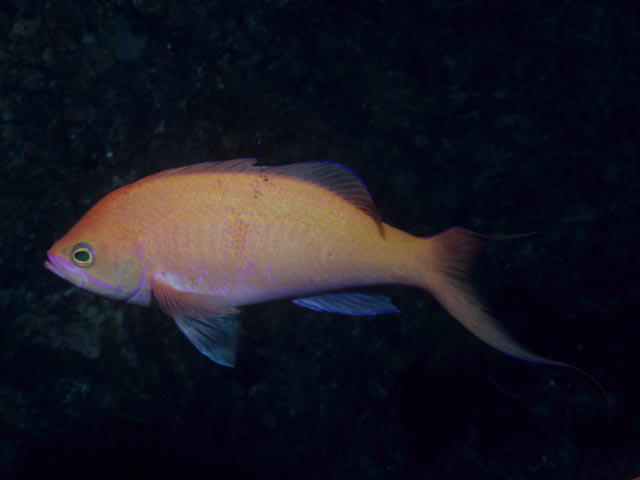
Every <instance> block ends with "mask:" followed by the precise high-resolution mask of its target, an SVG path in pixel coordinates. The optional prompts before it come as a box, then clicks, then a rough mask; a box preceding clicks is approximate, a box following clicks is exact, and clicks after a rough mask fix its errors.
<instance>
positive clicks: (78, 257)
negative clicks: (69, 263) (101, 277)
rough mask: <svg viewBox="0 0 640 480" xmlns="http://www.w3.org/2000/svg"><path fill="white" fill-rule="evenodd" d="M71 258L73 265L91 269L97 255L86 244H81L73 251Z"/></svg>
mask: <svg viewBox="0 0 640 480" xmlns="http://www.w3.org/2000/svg"><path fill="white" fill-rule="evenodd" d="M71 258H72V259H73V263H75V264H76V265H78V266H79V267H90V266H91V265H93V262H94V261H95V254H94V253H93V248H91V247H90V246H89V245H87V244H85V243H79V244H78V245H76V246H75V247H73V250H72V251H71Z"/></svg>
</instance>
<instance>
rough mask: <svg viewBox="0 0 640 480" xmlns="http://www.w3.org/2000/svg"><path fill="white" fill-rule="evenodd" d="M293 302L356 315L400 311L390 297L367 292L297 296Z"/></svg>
mask: <svg viewBox="0 0 640 480" xmlns="http://www.w3.org/2000/svg"><path fill="white" fill-rule="evenodd" d="M293 303H295V304H296V305H300V306H301V307H305V308H310V309H311V310H315V311H316V312H329V313H341V314H343V315H354V316H366V315H379V314H381V313H399V312H400V310H399V309H398V307H396V306H395V305H394V304H393V303H391V299H390V298H389V297H387V296H385V295H370V294H366V293H350V292H339V293H325V294H323V295H314V296H311V297H303V298H296V299H295V300H293Z"/></svg>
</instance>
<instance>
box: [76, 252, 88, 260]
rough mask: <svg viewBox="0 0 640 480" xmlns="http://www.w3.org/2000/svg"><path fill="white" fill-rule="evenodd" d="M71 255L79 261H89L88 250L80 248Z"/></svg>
mask: <svg viewBox="0 0 640 480" xmlns="http://www.w3.org/2000/svg"><path fill="white" fill-rule="evenodd" d="M73 256H74V257H75V259H76V260H78V261H79V262H88V261H89V252H87V251H86V250H80V251H79V252H76V253H74V254H73Z"/></svg>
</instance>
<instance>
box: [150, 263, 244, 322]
mask: <svg viewBox="0 0 640 480" xmlns="http://www.w3.org/2000/svg"><path fill="white" fill-rule="evenodd" d="M151 290H152V291H153V296H154V298H155V299H156V301H157V302H158V305H159V306H160V308H161V309H162V311H163V312H164V313H166V314H167V315H169V316H170V317H176V316H186V317H192V318H198V319H201V320H202V319H205V318H209V317H214V316H216V315H223V314H234V313H238V312H239V310H238V309H237V308H234V307H231V306H229V305H225V303H224V300H222V299H221V298H219V297H216V296H215V295H207V294H204V293H193V292H188V291H185V290H182V289H181V288H180V287H179V286H176V285H175V282H173V281H172V279H171V277H169V276H168V275H166V274H164V273H159V274H157V275H155V276H154V277H153V278H152V279H151Z"/></svg>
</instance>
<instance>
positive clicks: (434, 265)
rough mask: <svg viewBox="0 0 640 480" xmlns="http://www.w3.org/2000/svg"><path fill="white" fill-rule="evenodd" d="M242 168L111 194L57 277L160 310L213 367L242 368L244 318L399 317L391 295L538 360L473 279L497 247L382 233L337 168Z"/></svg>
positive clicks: (152, 179) (204, 169)
mask: <svg viewBox="0 0 640 480" xmlns="http://www.w3.org/2000/svg"><path fill="white" fill-rule="evenodd" d="M255 163H256V161H255V160H250V159H241V160H230V161H226V162H214V163H203V164H198V165H193V166H188V167H182V168H176V169H172V170H167V171H164V172H160V173H157V174H155V175H151V176H149V177H146V178H143V179H141V180H138V181H136V182H134V183H131V184H129V185H125V186H123V187H121V188H118V189H117V190H115V191H113V192H111V193H110V194H108V195H107V196H105V197H104V198H103V199H102V200H100V201H99V202H98V203H97V204H96V205H95V206H94V207H93V208H91V209H90V210H89V211H88V212H87V213H86V214H85V215H84V216H83V217H82V218H81V219H80V221H79V222H78V223H77V224H76V225H75V226H74V227H73V228H72V229H71V230H70V231H69V232H68V233H67V234H66V235H65V236H64V237H62V238H61V239H60V240H58V241H57V242H56V243H55V244H54V245H53V246H52V247H51V249H50V250H49V251H48V252H47V256H48V261H46V262H45V266H46V268H48V269H49V270H50V271H52V272H53V273H55V274H56V275H58V276H60V277H62V278H64V279H65V280H67V281H69V282H71V283H72V284H73V285H75V286H77V287H81V288H84V289H87V290H90V291H92V292H94V293H97V294H99V295H102V296H105V297H109V298H112V299H115V300H124V301H126V302H128V303H135V304H139V305H146V306H148V305H150V304H151V303H154V302H155V303H157V305H158V306H159V307H160V308H161V309H162V311H163V312H165V313H166V314H167V315H169V316H170V317H173V319H174V320H175V322H176V323H177V324H178V327H179V328H180V330H181V331H182V332H183V333H184V334H185V335H186V336H187V338H188V339H189V340H190V341H191V342H192V343H193V344H194V345H195V346H196V348H197V349H198V350H199V351H200V352H202V353H203V354H204V355H206V356H207V357H209V358H210V359H211V360H213V361H215V362H217V363H220V364H222V365H228V366H233V365H234V364H235V360H236V348H237V344H238V323H237V314H238V313H239V310H238V307H241V306H243V305H249V304H254V303H260V302H265V301H269V300H277V299H284V298H290V299H294V300H293V302H294V303H296V304H298V305H300V306H302V307H306V308H310V309H313V310H317V311H323V312H331V313H341V314H346V315H376V314H381V313H395V312H398V311H399V310H398V309H397V308H396V307H395V306H394V305H393V304H392V303H391V301H390V299H389V298H387V297H386V296H383V295H370V294H365V293H353V292H344V291H343V292H341V291H340V290H342V289H345V288H352V287H362V286H367V285H380V284H403V285H411V286H416V287H420V288H423V289H425V290H427V291H428V292H430V293H431V294H432V295H433V296H435V298H436V299H437V300H438V301H439V302H440V303H441V305H442V306H443V307H444V308H445V309H446V310H448V311H449V313H450V314H451V315H453V316H454V317H455V318H456V319H457V320H458V321H460V322H461V323H462V324H463V325H464V326H465V327H466V328H467V329H469V330H470V331H471V332H472V333H473V334H475V335H476V336H477V337H479V338H480V339H481V340H483V341H485V342H486V343H488V344H489V345H491V346H493V347H494V348H496V349H498V350H500V351H502V352H504V353H507V354H510V355H513V356H516V357H518V358H521V359H525V360H529V361H533V362H538V363H545V364H554V365H564V364H560V363H558V362H553V361H550V360H547V359H545V358H542V357H540V356H538V355H536V354H534V353H531V352H530V351H528V350H526V349H525V348H523V347H522V346H520V345H519V344H518V343H517V342H515V341H514V340H513V339H512V338H511V337H510V336H509V335H508V334H507V333H505V332H504V331H503V330H502V329H501V328H500V327H499V326H498V325H497V324H496V322H495V321H494V319H493V318H492V317H491V316H490V315H489V314H488V313H487V312H486V310H485V309H484V308H483V306H482V304H481V303H480V302H479V301H478V299H477V297H476V295H475V294H474V291H473V289H472V287H471V285H470V283H469V281H468V276H467V274H468V270H469V269H470V267H471V265H472V263H473V262H472V261H473V259H474V257H475V256H476V255H477V253H478V252H479V249H480V247H481V246H482V244H483V243H484V242H485V241H486V240H488V239H491V238H493V237H490V236H484V235H479V234H477V233H473V232H471V231H469V230H465V229H463V228H459V227H454V228H451V229H449V230H446V231H445V232H443V233H440V234H439V235H435V236H432V237H427V238H421V237H416V236H413V235H411V234H409V233H405V232H403V231H402V230H398V229H396V228H394V227H392V226H390V225H387V224H385V223H382V221H381V220H380V215H379V214H378V211H377V210H376V208H375V206H374V204H373V201H372V200H371V197H370V195H369V193H368V191H367V189H366V187H365V186H364V185H363V184H362V182H361V181H360V180H359V179H358V178H357V177H356V176H355V175H354V174H353V173H352V172H351V171H350V170H348V169H347V168H345V167H344V166H342V165H340V164H335V163H297V164H292V165H283V166H276V167H262V166H256V165H255Z"/></svg>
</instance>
